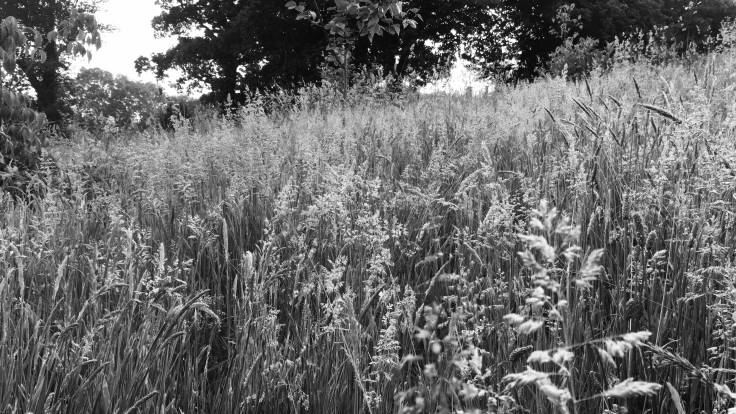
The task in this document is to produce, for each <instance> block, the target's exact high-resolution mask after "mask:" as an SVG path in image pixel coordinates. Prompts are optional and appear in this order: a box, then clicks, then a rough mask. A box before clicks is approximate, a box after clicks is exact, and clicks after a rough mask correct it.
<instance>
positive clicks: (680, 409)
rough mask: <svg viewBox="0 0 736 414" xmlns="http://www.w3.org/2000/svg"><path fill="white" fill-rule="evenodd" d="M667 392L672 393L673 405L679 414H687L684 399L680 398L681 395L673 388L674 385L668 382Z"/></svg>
mask: <svg viewBox="0 0 736 414" xmlns="http://www.w3.org/2000/svg"><path fill="white" fill-rule="evenodd" d="M667 390H668V391H669V392H670V397H672V403H673V404H675V409H676V410H677V414H685V407H683V406H682V398H680V393H679V392H677V389H675V387H673V386H672V384H670V383H669V381H668V382H667Z"/></svg>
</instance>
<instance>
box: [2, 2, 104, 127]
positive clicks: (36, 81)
mask: <svg viewBox="0 0 736 414" xmlns="http://www.w3.org/2000/svg"><path fill="white" fill-rule="evenodd" d="M104 1H105V0H81V1H78V0H24V1H18V0H0V18H3V17H7V16H13V17H14V18H16V19H17V20H18V21H19V22H20V23H21V24H22V25H23V26H25V27H28V28H34V29H35V30H37V31H38V32H39V33H41V34H43V35H46V34H49V33H56V34H55V35H53V36H51V37H49V38H48V39H46V42H44V45H43V47H42V48H41V50H42V51H43V54H44V59H42V60H39V59H34V57H33V56H28V55H21V56H19V59H18V69H19V70H20V71H21V72H22V74H23V76H24V77H25V78H26V80H27V81H28V83H29V84H30V86H31V87H32V88H33V90H34V92H35V95H36V106H37V109H38V110H40V111H41V112H43V113H45V114H46V117H47V119H48V120H49V121H51V122H58V121H60V120H61V119H62V114H63V112H64V111H63V108H62V102H61V100H60V95H61V89H62V84H61V72H62V71H63V70H64V69H66V68H67V67H68V62H67V60H66V58H67V57H68V56H71V55H80V54H87V53H88V52H89V51H90V50H91V49H90V46H92V47H94V46H96V47H100V45H101V37H100V33H99V30H98V25H97V22H96V21H95V19H94V17H93V16H92V14H90V13H93V12H95V11H96V10H97V9H98V7H99V5H100V4H102V3H103V2H104ZM81 29H85V30H81ZM80 33H83V35H82V36H83V37H82V38H81V39H80V38H78V36H79V34H80ZM87 35H89V37H88V36H87Z"/></svg>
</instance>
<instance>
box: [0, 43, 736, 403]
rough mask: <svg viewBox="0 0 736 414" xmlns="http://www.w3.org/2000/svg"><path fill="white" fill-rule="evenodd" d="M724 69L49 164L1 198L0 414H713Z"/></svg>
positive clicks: (374, 110) (723, 391)
mask: <svg viewBox="0 0 736 414" xmlns="http://www.w3.org/2000/svg"><path fill="white" fill-rule="evenodd" d="M733 38H734V37H733V35H732V33H731V32H729V31H724V42H723V43H724V44H725V45H729V44H732V43H733ZM735 63H736V51H734V50H733V49H729V48H727V47H724V48H722V49H721V50H719V51H717V52H714V53H712V54H710V55H708V56H701V57H695V58H693V59H691V60H687V61H680V62H674V61H669V62H665V63H664V64H663V65H657V66H655V65H653V64H651V63H650V62H649V61H647V60H645V59H641V60H640V61H639V62H637V63H631V62H629V60H628V59H623V58H622V59H620V61H618V62H614V63H612V69H610V70H607V71H594V72H593V74H592V75H591V76H590V77H588V78H585V79H583V80H580V81H577V82H568V81H566V79H565V78H564V77H547V78H543V79H539V80H538V81H536V82H534V83H530V84H520V85H518V86H515V87H510V86H503V85H499V86H498V87H497V89H496V90H495V91H494V92H493V93H491V94H489V95H487V96H483V97H475V98H474V97H470V96H465V97H446V96H415V95H411V94H409V95H403V96H400V97H395V96H392V95H390V94H382V93H380V92H381V87H380V86H375V88H374V89H373V90H372V92H371V91H369V90H366V91H360V92H356V94H355V95H351V94H347V95H344V96H343V95H337V94H336V92H335V91H334V90H332V89H329V88H325V87H322V88H321V87H316V86H315V87H309V88H305V89H302V90H301V91H300V93H299V94H298V95H294V96H289V97H288V98H286V97H284V96H281V97H279V96H272V97H270V98H268V99H270V100H271V102H279V106H278V108H279V110H272V111H270V112H269V113H268V114H267V113H265V112H264V111H263V109H262V108H263V105H262V102H259V101H254V102H252V103H251V104H249V105H246V106H243V107H241V108H240V109H237V110H232V111H227V112H226V113H225V114H222V115H218V116H214V115H213V116H210V117H198V118H195V119H194V120H192V121H179V122H177V123H176V127H175V131H174V132H173V133H166V132H156V130H147V131H144V132H142V133H141V132H139V133H134V132H129V133H128V134H127V135H121V136H119V137H118V139H117V140H112V141H108V142H106V143H105V144H104V145H103V144H102V143H100V142H99V141H98V140H97V139H95V137H94V136H92V135H85V134H84V133H79V134H77V135H76V136H75V137H73V139H70V140H64V141H59V142H55V143H53V145H52V146H51V147H49V150H48V151H49V154H50V155H51V156H52V157H53V158H54V159H56V160H58V161H57V165H56V166H55V167H54V168H51V166H48V168H42V169H41V170H40V171H39V172H38V174H37V179H38V180H37V182H39V183H40V184H39V185H43V186H45V191H43V192H40V193H39V194H38V195H36V196H33V197H30V198H29V199H27V200H13V199H12V198H11V197H9V196H4V197H3V198H2V202H1V203H2V204H1V207H0V211H2V215H0V223H1V225H0V229H1V230H0V257H2V260H0V275H2V277H1V278H0V319H1V320H0V326H2V329H1V330H0V366H2V367H3V374H4V375H2V377H0V411H2V412H8V413H14V412H58V411H65V412H94V413H113V412H123V413H126V412H127V413H133V412H154V411H155V412H166V413H168V412H172V413H173V412H224V413H235V412H307V411H309V412H320V413H321V412H336V413H337V412H368V413H387V412H401V413H414V412H416V413H418V412H458V413H459V412H473V411H476V412H498V413H517V412H518V413H521V412H533V413H547V412H557V413H590V412H595V413H622V412H626V411H627V410H628V412H655V413H663V412H677V413H683V412H717V413H723V412H726V410H727V409H728V408H729V407H731V406H732V405H733V403H734V398H735V397H736V394H734V392H733V391H732V390H733V381H734V372H735V371H734V369H735V368H736V367H734V362H733V353H734V347H735V346H736V344H734V340H733V334H732V330H733V326H734V323H735V322H736V321H734V320H733V318H734V315H736V297H734V290H733V284H734V283H735V282H736V271H735V270H734V267H733V263H732V261H733V260H732V259H733V252H734V247H736V246H735V245H734V240H735V239H736V233H735V231H734V228H736V227H734V217H735V216H734V213H736V204H735V203H736V201H735V200H734V190H733V189H734V179H733V177H734V172H733V166H734V165H736V152H734V150H733V144H732V136H733V129H734V125H736V123H735V122H736V120H735V119H734V116H735V115H734V114H736V108H734V102H736V84H734V78H733V76H732V73H731V68H732V67H733V65H734V64H735ZM338 96H339V97H341V98H340V99H338ZM258 99H261V98H258ZM263 99H265V98H263Z"/></svg>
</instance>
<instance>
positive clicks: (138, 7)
mask: <svg viewBox="0 0 736 414" xmlns="http://www.w3.org/2000/svg"><path fill="white" fill-rule="evenodd" d="M160 13H161V9H160V8H159V7H158V6H157V5H156V3H155V0H107V2H106V3H105V4H104V5H103V10H101V11H100V12H98V13H97V14H96V17H97V21H98V22H100V23H104V24H107V25H111V26H114V27H115V28H116V30H115V31H114V32H106V33H102V48H101V49H100V50H97V51H95V52H94V53H93V57H92V60H91V61H89V62H88V61H87V59H86V58H85V59H83V60H80V61H79V62H77V65H75V66H76V67H99V68H101V69H104V70H106V71H109V72H112V73H114V74H116V75H125V76H127V77H128V78H129V79H134V80H141V81H150V82H155V77H154V76H153V75H152V74H151V73H147V74H144V75H143V76H142V77H139V76H138V74H137V73H136V72H135V67H134V66H133V63H134V62H135V60H136V59H137V58H138V57H139V56H146V57H148V56H150V55H151V54H152V53H155V52H163V51H165V50H167V49H168V48H169V47H171V46H173V45H174V44H175V43H176V39H173V38H166V39H156V38H155V37H154V35H153V28H152V27H151V19H153V18H154V17H155V16H157V15H159V14H160ZM162 86H166V85H162Z"/></svg>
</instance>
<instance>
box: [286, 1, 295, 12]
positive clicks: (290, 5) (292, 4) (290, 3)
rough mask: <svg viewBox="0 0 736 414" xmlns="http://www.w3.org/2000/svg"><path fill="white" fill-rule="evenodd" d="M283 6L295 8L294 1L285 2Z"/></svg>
mask: <svg viewBox="0 0 736 414" xmlns="http://www.w3.org/2000/svg"><path fill="white" fill-rule="evenodd" d="M285 7H286V8H287V9H289V10H294V8H296V2H295V1H289V2H287V3H286V5H285Z"/></svg>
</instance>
